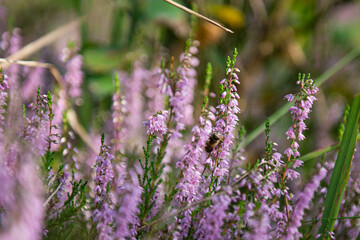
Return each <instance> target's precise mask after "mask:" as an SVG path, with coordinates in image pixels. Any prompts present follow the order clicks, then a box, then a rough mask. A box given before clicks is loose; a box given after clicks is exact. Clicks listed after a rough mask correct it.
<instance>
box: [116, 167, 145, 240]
mask: <svg viewBox="0 0 360 240" xmlns="http://www.w3.org/2000/svg"><path fill="white" fill-rule="evenodd" d="M130 177H131V180H129V181H126V182H125V183H124V184H122V185H121V186H118V188H117V193H118V194H120V199H119V210H117V212H116V213H115V229H116V230H115V237H116V239H126V238H127V237H134V236H135V235H136V229H137V226H138V225H139V219H138V216H137V214H138V213H139V209H138V205H139V203H140V201H141V192H142V188H141V187H140V186H139V184H138V180H137V176H136V173H135V172H130Z"/></svg>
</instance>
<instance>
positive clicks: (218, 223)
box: [194, 195, 231, 240]
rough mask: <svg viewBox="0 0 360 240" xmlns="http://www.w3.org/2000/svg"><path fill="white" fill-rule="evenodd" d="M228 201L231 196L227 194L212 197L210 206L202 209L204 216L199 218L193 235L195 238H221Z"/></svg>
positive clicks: (200, 239) (209, 239)
mask: <svg viewBox="0 0 360 240" xmlns="http://www.w3.org/2000/svg"><path fill="white" fill-rule="evenodd" d="M230 202H231V198H230V197H229V196H228V195H219V196H215V197H214V198H213V200H212V206H211V207H208V208H206V209H205V210H204V217H203V218H201V219H200V220H199V226H198V228H197V230H196V232H195V235H194V236H195V239H199V240H202V239H207V240H212V239H214V240H218V239H221V234H222V226H223V225H224V219H225V218H226V210H227V209H228V206H229V204H230Z"/></svg>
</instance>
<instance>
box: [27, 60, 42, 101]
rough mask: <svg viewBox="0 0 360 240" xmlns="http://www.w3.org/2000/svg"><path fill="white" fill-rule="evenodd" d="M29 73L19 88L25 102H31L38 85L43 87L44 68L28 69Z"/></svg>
mask: <svg viewBox="0 0 360 240" xmlns="http://www.w3.org/2000/svg"><path fill="white" fill-rule="evenodd" d="M29 70H30V73H29V74H28V75H27V77H26V81H25V82H24V83H23V85H22V88H21V95H22V98H23V99H24V100H25V101H31V100H33V98H34V93H36V90H37V88H38V86H39V85H43V75H44V68H41V67H36V68H34V69H29Z"/></svg>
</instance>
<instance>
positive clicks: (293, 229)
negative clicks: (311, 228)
mask: <svg viewBox="0 0 360 240" xmlns="http://www.w3.org/2000/svg"><path fill="white" fill-rule="evenodd" d="M319 167H320V166H319ZM326 174H327V170H326V169H325V168H323V167H320V170H319V173H318V174H316V175H315V176H314V177H313V178H312V179H311V181H310V182H309V183H307V184H306V186H305V188H304V191H303V192H299V193H298V194H296V195H295V197H294V201H295V206H294V211H293V212H292V214H291V217H290V221H289V223H288V225H287V229H286V231H285V238H284V239H289V240H290V239H299V238H300V237H302V234H301V233H300V232H299V228H300V227H301V221H302V220H303V218H304V214H305V210H306V209H309V208H310V206H309V205H310V203H311V200H312V199H313V197H314V193H315V191H316V190H317V189H318V188H319V186H320V182H321V181H322V180H323V179H324V178H325V177H326Z"/></svg>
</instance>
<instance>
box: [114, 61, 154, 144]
mask: <svg viewBox="0 0 360 240" xmlns="http://www.w3.org/2000/svg"><path fill="white" fill-rule="evenodd" d="M118 74H119V80H120V84H121V89H122V92H123V93H124V100H125V101H126V108H127V109H129V111H128V112H127V114H126V117H125V119H124V127H126V130H127V138H126V141H127V143H128V145H130V146H128V147H130V148H132V147H137V146H138V145H141V144H142V142H141V138H139V136H141V135H143V132H142V129H141V128H139V126H141V123H142V121H143V120H144V119H145V117H144V93H143V91H144V82H145V81H148V79H150V78H151V72H150V71H149V70H147V69H145V68H144V67H143V66H142V63H141V62H140V61H136V62H135V63H134V66H133V72H132V74H131V75H130V76H127V74H126V73H124V72H118Z"/></svg>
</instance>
